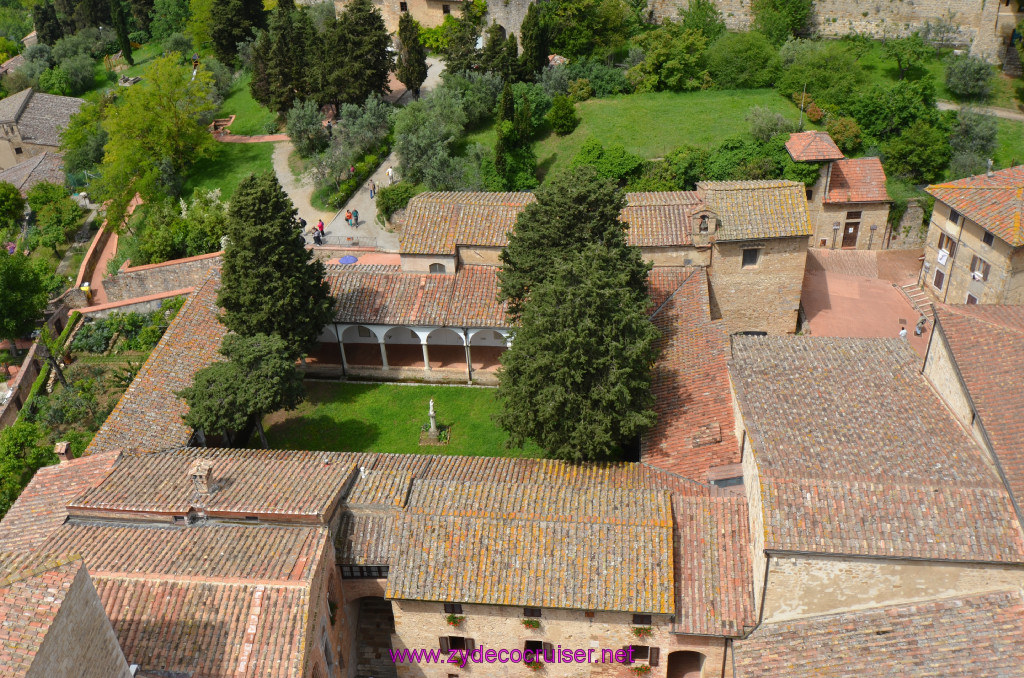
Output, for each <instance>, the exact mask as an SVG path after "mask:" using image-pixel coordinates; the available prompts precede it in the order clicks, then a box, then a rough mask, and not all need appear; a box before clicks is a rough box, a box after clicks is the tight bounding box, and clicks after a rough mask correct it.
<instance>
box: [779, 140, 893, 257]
mask: <svg viewBox="0 0 1024 678" xmlns="http://www.w3.org/2000/svg"><path fill="white" fill-rule="evenodd" d="M786 150H787V151H789V155H790V157H791V158H793V160H794V161H795V162H814V163H820V167H821V169H820V170H819V173H818V181H817V182H815V184H814V186H812V187H810V188H808V189H806V190H807V211H808V212H809V213H810V215H811V223H812V224H813V228H814V234H813V235H812V236H811V243H810V246H811V247H821V248H827V249H833V250H834V249H839V248H842V249H844V250H845V249H858V250H877V249H883V248H884V247H886V244H887V243H888V241H889V230H888V229H889V205H890V204H891V201H890V199H889V193H888V192H887V191H886V188H885V170H883V169H882V162H881V161H880V160H879V159H878V158H847V157H845V156H844V155H843V152H842V151H840V150H839V147H838V146H836V145H835V142H834V141H832V137H830V136H829V135H828V134H827V133H825V132H815V131H811V132H798V133H795V134H792V135H790V137H789V141H787V142H786Z"/></svg>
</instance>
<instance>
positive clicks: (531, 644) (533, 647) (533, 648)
mask: <svg viewBox="0 0 1024 678" xmlns="http://www.w3.org/2000/svg"><path fill="white" fill-rule="evenodd" d="M523 649H524V650H526V651H527V652H534V653H536V652H540V651H542V650H543V649H544V643H543V641H540V640H528V641H526V642H525V643H524V644H523Z"/></svg>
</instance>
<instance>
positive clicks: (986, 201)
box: [925, 165, 1024, 247]
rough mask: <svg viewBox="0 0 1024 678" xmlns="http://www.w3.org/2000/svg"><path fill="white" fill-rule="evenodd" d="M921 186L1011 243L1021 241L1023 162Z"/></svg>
mask: <svg viewBox="0 0 1024 678" xmlns="http://www.w3.org/2000/svg"><path fill="white" fill-rule="evenodd" d="M925 190H927V191H928V192H929V193H931V194H932V195H933V196H935V199H936V200H940V201H942V202H944V203H945V204H947V205H949V206H950V207H952V208H953V209H955V210H956V211H957V212H960V213H961V214H963V215H964V216H966V217H967V218H968V219H970V220H971V221H974V222H977V223H978V224H980V225H981V227H982V228H984V229H986V230H988V231H991V232H992V233H993V234H995V235H997V236H998V237H999V238H1001V239H1002V240H1004V241H1006V242H1008V243H1010V244H1011V245H1013V246H1014V247H1021V246H1022V245H1024V223H1022V222H1024V165H1018V166H1017V167H1011V168H1010V169H1004V170H1000V171H998V172H993V173H992V176H988V175H985V174H979V175H977V176H973V177H967V178H966V179H960V180H959V181H950V182H947V183H944V184H936V185H934V186H929V187H928V188H927V189H925Z"/></svg>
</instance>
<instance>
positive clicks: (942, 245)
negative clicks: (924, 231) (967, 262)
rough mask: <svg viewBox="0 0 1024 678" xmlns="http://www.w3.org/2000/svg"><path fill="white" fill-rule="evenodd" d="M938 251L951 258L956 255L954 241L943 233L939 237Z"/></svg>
mask: <svg viewBox="0 0 1024 678" xmlns="http://www.w3.org/2000/svg"><path fill="white" fill-rule="evenodd" d="M939 249H940V250H942V251H944V252H945V253H946V254H948V255H949V256H951V257H952V256H953V255H955V254H956V241H955V240H953V239H952V238H950V237H949V236H948V235H946V234H945V233H943V234H942V235H940V236H939Z"/></svg>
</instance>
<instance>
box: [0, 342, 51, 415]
mask: <svg viewBox="0 0 1024 678" xmlns="http://www.w3.org/2000/svg"><path fill="white" fill-rule="evenodd" d="M38 347H39V343H38V342H36V343H34V344H32V347H31V348H29V350H28V353H26V354H25V359H24V360H23V361H22V362H21V369H20V370H19V371H18V375H17V376H16V377H14V380H13V381H11V382H10V384H9V385H10V388H11V391H12V393H11V397H10V398H8V399H7V402H6V403H4V404H3V405H2V406H0V430H3V429H5V428H7V427H8V426H10V425H11V424H13V423H14V422H16V421H17V420H18V413H19V412H20V411H21V408H22V407H23V406H24V405H25V399H26V398H28V392H29V391H31V390H32V384H33V383H34V382H35V380H36V377H38V376H39V370H40V369H41V367H42V362H41V361H40V360H38V359H37V358H36V349H37V348H38Z"/></svg>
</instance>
